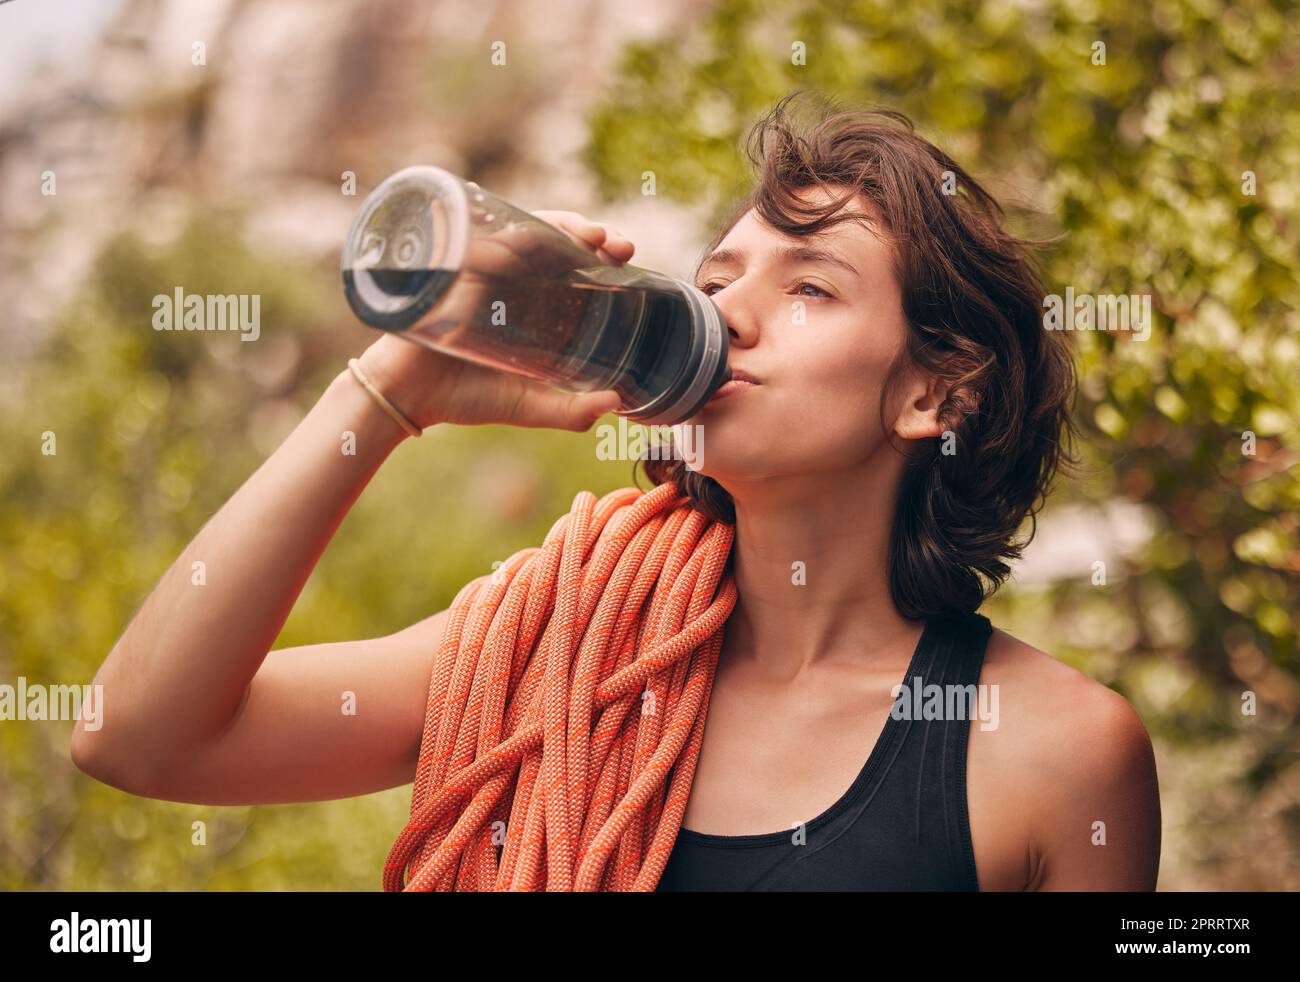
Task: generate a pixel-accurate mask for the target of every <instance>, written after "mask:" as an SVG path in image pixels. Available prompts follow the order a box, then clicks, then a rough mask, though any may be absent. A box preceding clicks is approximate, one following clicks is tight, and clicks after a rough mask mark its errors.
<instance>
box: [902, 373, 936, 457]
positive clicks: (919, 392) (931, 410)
mask: <svg viewBox="0 0 1300 982" xmlns="http://www.w3.org/2000/svg"><path fill="white" fill-rule="evenodd" d="M899 395H900V402H899V411H898V415H897V416H896V417H895V419H894V434H895V435H896V436H898V437H900V438H902V439H904V440H923V439H925V438H926V437H932V436H943V432H944V430H945V429H947V427H946V426H945V424H944V423H943V422H942V421H941V420H940V419H939V407H940V406H941V405H943V401H944V399H946V398H947V396H948V387H947V386H946V385H945V384H944V382H943V380H942V379H941V378H940V377H939V376H937V375H930V374H927V373H925V372H922V371H921V370H920V369H918V368H915V367H913V368H911V369H909V370H908V373H907V380H906V384H905V385H904V386H903V388H902V389H901V391H900V394H899Z"/></svg>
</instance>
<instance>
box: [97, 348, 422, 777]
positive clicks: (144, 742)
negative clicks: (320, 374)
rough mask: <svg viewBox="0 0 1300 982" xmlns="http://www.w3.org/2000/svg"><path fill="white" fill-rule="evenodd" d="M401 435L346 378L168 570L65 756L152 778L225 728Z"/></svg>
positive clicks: (115, 654)
mask: <svg viewBox="0 0 1300 982" xmlns="http://www.w3.org/2000/svg"><path fill="white" fill-rule="evenodd" d="M403 439H405V434H404V433H403V432H402V430H401V429H400V427H399V426H398V425H397V424H396V423H395V422H394V421H393V420H392V419H391V418H390V417H389V416H387V415H386V414H385V413H384V412H383V410H382V409H381V408H380V407H379V406H378V405H377V404H376V403H375V402H374V401H373V400H372V399H371V397H370V396H369V395H368V394H367V393H366V392H365V390H364V389H363V388H362V387H361V386H360V385H359V384H358V383H357V381H356V380H355V379H354V378H352V377H351V375H350V373H348V372H347V371H344V372H341V373H340V374H339V375H338V376H337V377H336V378H335V379H334V381H333V382H331V383H330V385H329V387H328V388H327V389H326V390H325V392H324V393H323V394H322V396H321V398H320V399H319V400H318V401H317V403H316V405H315V406H313V407H312V409H311V411H310V412H309V413H308V414H307V415H306V417H304V418H303V420H302V421H301V422H300V423H299V424H298V426H297V427H296V428H295V429H294V431H293V432H292V433H291V434H289V436H288V437H287V438H286V439H285V441H284V443H282V444H281V445H280V447H279V448H278V449H277V450H276V451H275V452H274V453H273V454H272V455H271V456H270V457H269V458H268V459H267V460H266V461H265V463H263V464H262V466H261V467H260V468H258V470H257V471H256V472H255V473H254V474H253V475H252V476H251V477H250V478H249V479H248V480H247V481H246V482H244V484H243V486H242V487H240V489H239V490H238V491H237V492H236V493H235V494H234V496H233V497H231V498H230V500H229V501H227V502H226V504H225V505H224V506H222V508H221V510H220V511H218V512H217V513H216V515H214V516H213V517H212V519H211V520H210V521H209V522H208V523H207V524H206V525H205V526H204V527H203V529H202V530H201V531H200V532H199V533H198V535H197V536H195V538H194V540H193V541H192V542H191V543H190V544H189V546H187V547H186V549H185V551H184V552H182V553H181V555H180V557H179V558H178V559H177V560H176V561H175V562H174V563H173V564H172V566H171V567H170V568H169V569H168V570H167V571H166V573H165V574H164V575H163V577H162V579H161V580H160V581H159V583H158V585H157V586H156V587H155V588H154V590H153V592H152V593H150V594H149V596H148V597H147V598H146V600H145V602H144V604H143V605H142V607H141V608H140V610H139V612H138V613H137V614H136V616H135V617H134V618H133V619H132V621H131V623H130V624H129V625H128V626H127V628H126V630H125V632H124V633H123V634H122V636H121V638H120V639H119V640H118V642H117V644H116V645H114V647H113V649H112V651H111V652H110V653H109V655H108V657H107V659H106V660H105V661H104V664H103V665H102V666H101V667H100V670H99V672H98V673H97V675H96V677H95V682H96V683H101V684H102V685H103V690H102V693H103V725H102V728H100V729H99V730H97V731H95V732H93V733H92V732H85V731H83V730H82V727H81V725H80V724H78V726H77V730H76V732H75V733H74V740H73V744H74V745H73V753H74V756H81V757H84V758H86V759H95V760H98V761H100V762H101V764H105V765H106V766H107V767H108V768H110V769H116V768H132V769H138V771H140V772H151V771H153V770H155V769H156V768H162V767H166V766H167V764H168V762H169V761H174V760H178V759H179V760H183V759H184V755H185V754H186V752H187V750H189V749H192V748H195V747H199V746H201V745H203V744H204V743H205V742H206V741H208V740H211V739H212V738H213V737H214V736H215V735H217V734H218V733H220V732H221V731H222V729H223V728H224V727H225V726H227V725H228V724H229V723H230V721H231V720H232V719H233V718H234V716H235V713H236V711H237V710H238V708H239V705H240V703H241V701H242V699H243V697H244V694H245V692H246V691H247V689H248V686H249V684H250V683H251V682H252V679H253V676H254V675H255V674H256V673H257V670H258V668H259V667H260V665H261V663H262V661H263V659H264V658H265V656H266V654H267V652H268V651H269V650H270V648H271V646H272V644H274V643H275V639H276V637H277V636H278V635H279V633H280V630H281V628H282V627H283V626H284V622H285V620H286V619H287V618H288V616H289V612H290V611H291V610H292V609H293V605H294V603H295V601H296V600H297V598H298V595H299V594H300V593H301V591H302V588H303V586H304V585H305V584H306V582H307V578H308V577H309V576H310V575H311V572H312V569H313V568H314V567H315V565H316V563H317V561H318V560H319V558H320V556H321V553H323V552H324V550H325V547H326V546H327V545H328V544H329V541H330V539H331V538H333V535H334V533H335V531H336V530H337V529H338V527H339V525H340V523H341V522H342V521H343V518H344V516H345V515H346V514H347V513H348V510H349V509H350V508H351V507H352V504H353V503H354V502H355V501H356V499H357V497H358V496H359V495H360V494H361V492H362V490H363V489H364V488H365V486H366V485H367V483H369V481H370V478H371V477H372V476H373V475H374V473H375V471H376V470H377V469H378V468H379V466H380V464H382V463H383V462H384V460H385V459H386V458H387V457H388V455H389V453H391V452H392V450H393V448H394V447H396V446H397V444H398V443H400V442H401V441H402V440H403Z"/></svg>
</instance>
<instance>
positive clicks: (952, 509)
mask: <svg viewBox="0 0 1300 982" xmlns="http://www.w3.org/2000/svg"><path fill="white" fill-rule="evenodd" d="M804 95H805V93H804V92H803V91H799V92H794V93H791V94H790V95H788V96H786V97H785V98H783V99H782V100H781V101H780V102H778V103H777V104H776V106H775V107H773V108H772V110H771V111H770V112H769V113H768V114H767V115H766V116H764V117H763V118H762V119H760V120H759V121H758V122H757V123H756V124H755V125H754V127H753V128H752V129H751V130H750V132H749V136H748V140H747V145H746V149H747V153H748V156H749V158H750V160H751V161H752V163H753V164H754V166H755V168H756V169H757V171H758V179H757V181H756V183H755V186H754V188H753V190H752V191H751V192H750V194H749V195H748V196H747V197H746V198H745V199H744V200H743V201H741V202H740V203H739V205H738V207H737V208H736V209H735V211H734V214H733V215H732V217H731V219H730V221H729V222H727V223H726V224H725V225H724V227H723V228H721V229H720V230H719V231H718V232H717V234H716V235H715V236H714V238H713V240H712V242H711V243H710V244H709V246H708V248H707V249H706V250H705V252H704V254H705V255H707V254H708V252H711V251H712V250H713V249H714V248H715V247H716V246H717V245H718V244H719V243H720V242H721V241H722V239H723V238H724V237H725V236H726V235H727V233H728V232H729V231H730V230H731V228H732V226H734V225H735V223H736V222H737V221H739V220H740V218H741V217H742V216H743V215H745V214H746V213H747V212H748V211H749V210H750V209H756V210H757V213H758V215H759V217H761V218H762V219H763V220H764V221H765V222H767V223H768V224H769V225H771V226H772V227H773V228H775V229H777V230H778V231H781V232H784V233H786V234H790V235H812V234H815V233H817V232H819V231H821V230H822V229H824V228H827V227H829V226H832V225H835V224H838V223H840V222H842V221H851V220H854V218H853V217H852V216H851V215H850V214H848V213H845V214H836V213H837V212H839V210H840V208H841V206H842V205H843V204H845V203H846V202H848V201H850V200H852V199H853V198H854V197H855V196H857V195H861V196H862V197H863V198H865V199H867V200H868V201H869V202H871V203H872V204H874V205H875V207H876V209H878V212H879V214H880V216H881V218H882V220H883V222H884V225H885V230H886V231H887V232H888V233H889V234H890V236H891V238H892V240H893V245H894V249H893V251H894V258H895V266H896V268H895V274H896V276H897V278H898V282H899V284H900V286H901V289H902V298H903V313H904V315H905V316H906V320H907V325H908V334H907V342H906V345H905V346H904V349H903V351H902V352H901V354H900V358H899V359H898V360H897V361H896V362H895V364H894V366H893V367H892V369H891V372H890V381H891V382H892V381H895V380H896V378H897V375H898V370H899V369H900V368H902V367H903V365H904V359H906V358H910V359H911V361H912V363H913V364H915V365H916V366H917V367H918V368H920V369H922V370H924V371H929V372H932V373H935V374H937V375H938V376H939V377H940V378H941V379H943V380H944V382H945V384H947V385H948V387H949V389H948V397H947V399H946V400H945V402H944V403H943V404H942V406H941V407H940V409H939V414H940V419H941V420H942V421H943V422H944V425H945V427H946V428H947V429H949V430H951V431H952V432H953V434H955V440H956V446H957V448H958V450H957V452H956V453H949V454H944V453H943V452H942V446H941V441H942V439H943V438H941V437H933V438H929V439H925V440H919V441H916V443H917V444H918V446H917V447H916V448H915V450H914V451H913V452H912V453H911V454H910V455H909V456H910V459H909V462H908V465H907V468H906V470H905V473H904V476H903V479H902V485H901V488H900V493H899V499H898V506H897V511H896V513H895V516H894V523H893V531H892V535H891V541H890V550H889V582H890V592H891V595H892V598H893V601H894V604H895V606H896V607H897V608H898V611H899V613H900V614H901V615H902V616H904V617H908V618H926V617H930V616H940V615H943V614H946V613H961V612H971V611H974V610H976V609H978V608H979V606H980V605H981V604H982V603H983V602H984V600H985V599H986V598H987V597H988V596H989V595H991V594H992V593H993V592H994V591H995V590H997V588H998V587H999V586H1000V585H1001V584H1002V582H1003V581H1004V580H1005V579H1006V578H1007V576H1008V575H1009V574H1010V572H1011V569H1010V566H1009V564H1008V560H1011V559H1015V558H1018V557H1019V556H1020V553H1021V550H1023V548H1024V547H1025V545H1027V544H1028V542H1029V541H1030V540H1031V539H1032V538H1033V535H1034V531H1035V530H1036V528H1037V524H1036V521H1035V516H1036V515H1037V512H1038V511H1039V510H1040V509H1041V507H1042V504H1043V501H1044V499H1045V498H1046V495H1047V490H1048V487H1049V485H1050V483H1051V480H1052V478H1053V476H1054V475H1055V473H1056V471H1057V469H1058V468H1059V467H1060V466H1061V465H1062V464H1063V463H1065V464H1073V463H1074V462H1075V458H1074V456H1073V454H1072V453H1071V452H1070V450H1069V449H1068V448H1069V444H1070V443H1071V442H1072V440H1073V439H1074V437H1075V436H1076V431H1075V428H1074V424H1073V421H1072V420H1071V418H1070V410H1071V407H1072V405H1073V401H1074V397H1075V391H1076V380H1075V374H1074V364H1073V358H1072V356H1071V352H1070V350H1069V348H1068V346H1067V344H1066V342H1065V340H1064V338H1063V337H1062V336H1061V334H1060V333H1059V332H1053V331H1048V330H1046V329H1045V328H1044V326H1043V321H1042V312H1043V298H1044V289H1043V285H1042V279H1041V276H1040V273H1039V271H1038V268H1037V263H1036V258H1035V256H1034V254H1033V252H1032V251H1031V248H1032V247H1034V246H1039V245H1043V244H1046V242H1044V241H1039V240H1029V239H1021V238H1018V237H1016V236H1015V235H1013V234H1012V233H1011V232H1009V231H1008V230H1007V229H1006V227H1005V213H1004V212H1003V209H1002V207H1001V205H999V204H998V203H997V202H996V201H995V200H994V199H993V197H992V196H991V195H990V194H989V193H988V192H987V191H986V190H985V189H984V188H983V187H981V186H980V185H979V183H977V182H976V181H975V180H974V179H973V178H972V177H971V176H970V175H969V174H967V173H966V171H965V170H963V169H962V168H961V167H960V166H959V165H958V164H957V163H955V162H954V161H953V160H952V159H951V158H950V157H949V156H948V155H947V154H945V153H944V152H943V151H942V150H940V149H938V148H937V147H935V146H934V145H933V144H931V143H929V142H928V141H926V140H925V139H923V138H921V137H919V136H917V135H916V133H915V128H914V126H913V124H912V122H911V120H910V119H908V117H907V116H905V115H904V114H902V113H900V112H897V111H895V110H892V109H880V108H874V109H865V108H847V109H846V108H843V107H841V106H838V105H836V104H835V103H834V102H833V101H832V100H830V99H828V98H826V97H824V96H820V95H815V96H814V97H815V98H816V100H817V103H816V105H817V109H816V115H815V116H814V118H813V119H812V120H811V121H809V122H806V123H802V124H801V123H798V122H796V121H795V119H794V114H793V111H792V110H793V109H795V108H799V107H801V106H802V102H801V103H800V104H799V106H797V107H792V103H793V102H794V101H795V100H799V99H801V98H802V97H803V96H804ZM811 187H817V188H821V189H823V190H825V191H826V192H828V193H829V194H830V197H831V199H832V200H831V201H830V202H829V203H828V204H824V205H820V206H818V205H813V204H810V203H808V202H806V201H804V200H802V199H801V198H800V197H799V195H798V194H797V193H796V192H798V191H800V190H801V189H806V188H811ZM946 192H947V193H946ZM886 390H888V386H887V387H886ZM881 411H882V414H883V412H884V399H883V398H882V402H881ZM659 457H660V459H653V460H652V459H644V460H642V461H640V462H639V465H640V466H641V467H643V468H644V470H645V473H646V476H647V477H648V478H649V479H650V480H651V482H653V483H654V484H656V485H657V484H661V483H663V482H664V481H674V482H676V484H677V485H678V488H679V489H680V490H681V492H682V493H683V494H685V495H687V496H689V497H690V498H691V499H692V500H693V501H694V503H695V505H696V507H697V508H699V509H700V510H701V511H703V512H704V513H705V514H707V515H709V516H710V517H713V518H719V519H722V520H724V521H727V522H734V521H735V508H734V505H733V503H732V500H731V496H730V495H729V494H728V493H727V491H726V490H725V489H724V488H723V487H722V486H721V485H720V484H719V483H718V482H717V481H715V480H714V479H713V478H710V477H706V476H705V475H703V474H700V473H698V472H696V471H692V470H690V469H689V468H688V467H686V465H685V463H684V462H683V461H682V460H680V459H675V458H674V457H673V455H662V454H661V455H659ZM665 458H666V459H665ZM1026 517H1028V518H1029V519H1030V521H1031V528H1030V531H1029V535H1028V537H1027V538H1025V539H1024V540H1023V541H1016V535H1017V533H1018V532H1019V530H1020V528H1021V526H1022V525H1023V524H1024V521H1025V519H1026Z"/></svg>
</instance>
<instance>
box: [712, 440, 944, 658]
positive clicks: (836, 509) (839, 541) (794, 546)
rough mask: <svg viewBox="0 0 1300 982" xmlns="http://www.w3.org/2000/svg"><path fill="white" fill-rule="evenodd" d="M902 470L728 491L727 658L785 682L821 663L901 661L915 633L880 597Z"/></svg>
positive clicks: (884, 593) (885, 593)
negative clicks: (733, 592)
mask: <svg viewBox="0 0 1300 982" xmlns="http://www.w3.org/2000/svg"><path fill="white" fill-rule="evenodd" d="M900 474H901V467H895V466H879V462H875V463H873V464H872V466H871V467H864V468H862V469H861V470H856V471H854V472H852V473H844V472H840V473H835V474H813V475H801V476H798V477H793V478H785V477H777V478H767V479H764V480H761V481H756V482H754V483H752V484H744V485H733V483H732V482H728V485H727V488H728V491H729V492H730V493H731V496H732V500H733V501H734V502H735V507H736V539H735V543H734V545H733V546H732V552H733V560H734V573H735V578H736V587H737V590H738V591H739V594H740V598H739V600H738V602H737V604H736V609H735V611H734V612H733V613H732V615H731V617H730V618H729V619H728V621H727V627H726V631H727V635H728V648H729V649H730V650H733V651H737V650H738V651H743V652H745V657H749V658H752V659H754V660H755V661H756V662H758V663H759V664H761V665H762V666H763V667H764V669H765V670H766V671H770V672H771V673H772V675H774V676H777V677H780V678H793V677H794V676H796V675H797V674H798V673H799V672H800V671H801V670H803V669H804V668H805V667H806V666H808V665H810V664H812V663H814V662H816V661H818V660H819V659H822V658H826V657H828V656H830V655H835V656H837V657H842V656H844V655H845V654H846V653H848V654H849V655H850V656H851V657H861V658H863V659H866V660H868V661H870V660H873V659H875V658H878V657H883V658H889V659H891V660H892V659H895V658H897V657H898V656H899V654H900V652H902V653H906V654H908V655H910V653H911V649H912V647H913V644H914V642H915V639H916V638H917V636H918V635H919V632H920V625H919V624H918V623H917V622H915V621H909V620H907V619H906V618H904V617H902V616H901V615H900V614H899V613H898V610H897V608H896V607H895V606H894V603H893V600H892V598H891V594H890V589H889V573H888V570H889V565H888V560H889V543H890V530H891V528H892V526H893V521H894V504H895V500H896V495H897V488H898V482H899V477H900Z"/></svg>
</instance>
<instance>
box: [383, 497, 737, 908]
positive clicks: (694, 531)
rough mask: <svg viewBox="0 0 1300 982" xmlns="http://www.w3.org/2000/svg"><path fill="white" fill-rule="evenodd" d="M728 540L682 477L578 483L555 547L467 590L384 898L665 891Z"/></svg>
mask: <svg viewBox="0 0 1300 982" xmlns="http://www.w3.org/2000/svg"><path fill="white" fill-rule="evenodd" d="M733 534H734V530H733V528H732V526H730V525H728V524H727V523H725V522H719V521H714V520H711V519H709V518H707V517H706V516H704V515H703V514H701V513H700V512H699V511H697V510H695V508H693V507H692V506H691V504H690V502H689V499H687V498H685V497H683V496H681V495H680V494H679V493H678V492H677V490H676V487H675V485H673V484H672V483H671V482H669V483H664V484H661V485H659V486H658V487H656V488H655V489H653V490H652V491H648V492H642V491H641V490H640V489H638V488H623V489H621V490H619V491H614V492H611V493H610V494H607V495H606V496H605V497H603V498H601V499H600V500H599V501H597V500H596V497H595V495H593V494H591V492H589V491H582V492H580V493H579V494H578V495H577V497H575V498H574V500H573V508H572V509H571V510H570V511H569V513H568V514H567V515H563V516H561V517H560V519H559V520H558V521H557V522H556V523H555V525H554V526H553V527H552V528H551V531H550V532H549V533H548V534H547V536H546V538H545V539H544V541H543V542H542V545H541V547H540V548H531V549H524V550H521V551H520V552H517V553H515V554H514V555H513V556H511V557H510V558H509V559H508V560H506V561H505V563H503V564H502V566H501V567H500V569H499V570H497V571H496V572H494V573H492V574H490V575H485V576H481V577H479V578H478V579H475V580H472V581H471V582H469V583H467V584H466V585H465V587H464V589H462V590H461V591H460V593H459V594H457V596H456V599H455V600H454V601H453V602H452V605H451V608H450V612H449V614H448V617H447V621H446V628H445V633H444V635H443V639H442V643H441V644H440V645H439V648H438V651H437V654H436V656H435V658H434V664H433V671H432V674H431V677H430V681H429V700H428V708H427V711H426V713H425V720H424V732H423V735H422V737H421V742H420V758H419V762H418V764H417V765H416V774H415V786H414V789H413V791H412V794H411V819H410V821H409V822H408V823H407V825H406V828H405V829H403V830H402V832H401V834H400V835H399V836H398V837H397V841H396V842H394V843H393V847H392V849H391V850H390V852H389V855H388V861H387V862H386V863H385V864H384V889H385V890H389V891H397V890H538V889H546V890H653V889H654V888H655V885H656V884H657V883H658V882H659V877H660V876H661V875H662V873H663V869H664V865H665V864H666V863H667V861H668V854H669V852H670V851H671V849H672V845H673V841H674V840H675V838H676V836H677V830H678V829H679V828H680V827H681V822H682V813H683V812H684V811H685V809H686V800H687V798H688V797H689V795H690V789H691V782H692V780H693V779H694V777H695V765H696V762H697V760H698V759H699V753H700V746H701V744H702V742H703V739H704V720H705V715H706V713H707V710H708V704H709V693H710V691H711V689H712V687H713V675H714V669H715V667H716V665H717V660H718V654H719V652H720V651H721V649H722V631H723V624H724V623H725V621H726V619H727V617H728V616H730V614H731V611H732V609H733V608H734V607H735V604H736V587H735V582H734V580H733V578H732V576H731V575H730V573H727V574H726V577H725V580H724V579H723V576H724V571H725V567H726V563H727V556H728V554H729V553H730V551H731V542H732V537H733ZM719 584H721V585H719Z"/></svg>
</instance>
